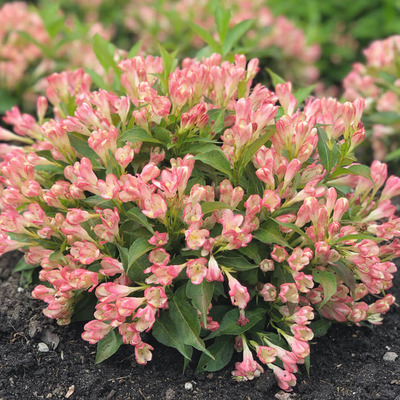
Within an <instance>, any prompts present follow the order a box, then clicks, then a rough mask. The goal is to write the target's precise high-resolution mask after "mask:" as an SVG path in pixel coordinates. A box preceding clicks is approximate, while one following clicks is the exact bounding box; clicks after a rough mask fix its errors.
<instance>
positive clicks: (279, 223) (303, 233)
mask: <svg viewBox="0 0 400 400" xmlns="http://www.w3.org/2000/svg"><path fill="white" fill-rule="evenodd" d="M270 219H271V220H273V221H274V222H275V223H276V224H278V225H280V226H283V227H284V228H288V229H292V230H293V231H295V232H296V233H298V234H299V235H300V236H303V237H305V238H306V239H308V240H310V238H309V237H308V235H307V234H306V233H305V232H303V231H302V230H301V229H300V228H299V227H298V226H296V225H295V224H292V223H290V222H281V221H278V220H277V219H274V218H272V217H270ZM310 241H311V240H310Z"/></svg>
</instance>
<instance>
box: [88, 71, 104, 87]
mask: <svg viewBox="0 0 400 400" xmlns="http://www.w3.org/2000/svg"><path fill="white" fill-rule="evenodd" d="M85 72H86V73H87V74H88V75H89V76H90V78H91V79H92V81H93V83H94V84H95V85H96V86H97V87H98V88H100V89H107V88H108V85H107V84H106V83H105V82H104V79H103V78H102V77H101V76H100V75H99V74H98V73H97V72H96V71H95V70H93V69H90V68H85Z"/></svg>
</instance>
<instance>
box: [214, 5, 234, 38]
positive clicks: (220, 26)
mask: <svg viewBox="0 0 400 400" xmlns="http://www.w3.org/2000/svg"><path fill="white" fill-rule="evenodd" d="M214 17H215V23H216V24H217V31H218V36H219V40H220V42H221V43H224V41H225V38H226V34H227V33H228V30H229V22H230V21H231V17H232V12H231V11H230V10H225V9H224V8H222V7H221V6H220V5H217V7H216V8H215V14H214Z"/></svg>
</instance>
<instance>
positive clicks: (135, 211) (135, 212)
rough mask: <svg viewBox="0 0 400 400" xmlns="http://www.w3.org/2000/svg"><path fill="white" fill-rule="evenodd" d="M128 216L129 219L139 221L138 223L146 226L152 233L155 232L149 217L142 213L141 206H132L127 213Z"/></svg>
mask: <svg viewBox="0 0 400 400" xmlns="http://www.w3.org/2000/svg"><path fill="white" fill-rule="evenodd" d="M126 216H127V217H128V218H129V219H132V220H133V221H135V222H137V223H138V224H140V225H142V226H144V227H145V228H147V230H149V231H150V232H151V233H152V234H154V229H153V227H152V226H151V224H150V223H149V221H148V219H147V217H146V216H145V215H144V214H143V213H142V211H141V210H140V208H139V207H132V208H130V209H129V210H128V212H127V213H126Z"/></svg>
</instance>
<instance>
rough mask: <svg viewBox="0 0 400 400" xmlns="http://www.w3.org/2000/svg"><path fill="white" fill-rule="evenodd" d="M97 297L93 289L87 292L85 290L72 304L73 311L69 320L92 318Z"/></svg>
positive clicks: (88, 319) (87, 319)
mask: <svg viewBox="0 0 400 400" xmlns="http://www.w3.org/2000/svg"><path fill="white" fill-rule="evenodd" d="M96 304H97V297H96V296H95V294H94V291H93V292H91V293H89V292H85V295H84V296H83V297H82V298H81V299H80V300H79V301H77V302H76V303H75V304H74V313H73V315H72V318H71V321H72V322H77V321H90V320H91V319H93V313H94V312H95V311H96V308H95V307H96Z"/></svg>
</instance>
